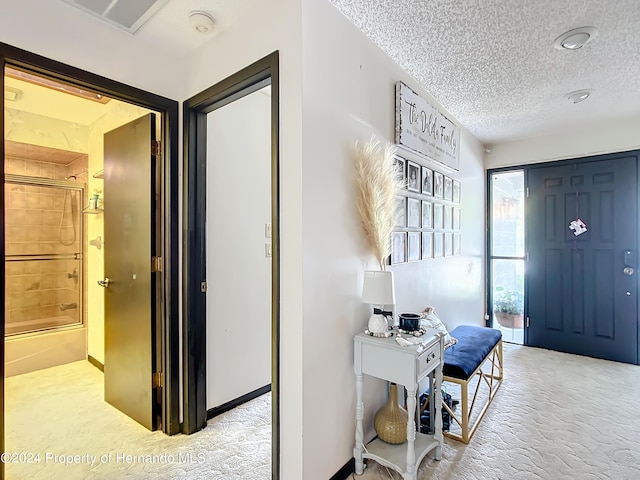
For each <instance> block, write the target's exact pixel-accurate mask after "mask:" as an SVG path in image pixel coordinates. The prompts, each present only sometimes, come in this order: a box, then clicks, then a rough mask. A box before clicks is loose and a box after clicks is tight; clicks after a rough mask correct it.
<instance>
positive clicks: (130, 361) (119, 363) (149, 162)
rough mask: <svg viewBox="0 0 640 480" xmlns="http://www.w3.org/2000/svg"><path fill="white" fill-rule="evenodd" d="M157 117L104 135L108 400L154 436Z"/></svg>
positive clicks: (149, 116)
mask: <svg viewBox="0 0 640 480" xmlns="http://www.w3.org/2000/svg"><path fill="white" fill-rule="evenodd" d="M154 140H155V116H154V115H153V114H148V115H145V116H144V117H141V118H139V119H137V120H135V121H133V122H131V123H128V124H126V125H123V126H121V127H119V128H117V129H115V130H112V131H111V132H108V133H106V134H105V136H104V199H105V204H104V237H105V238H104V242H105V259H104V272H105V279H104V281H103V282H102V285H103V286H104V287H105V359H104V396H105V401H107V402H108V403H109V404H111V405H113V406H114V407H116V408H117V409H118V410H120V411H122V412H123V413H125V414H126V415H128V416H129V417H131V418H132V419H134V420H136V421H137V422H139V423H140V424H142V425H144V426H145V427H147V428H148V429H150V430H154V429H155V428H157V422H156V419H155V415H154V404H155V402H154V397H153V383H152V374H153V372H154V354H155V349H154V346H153V345H154V328H153V319H154V310H155V307H154V295H153V290H154V285H155V282H154V279H153V278H152V275H153V274H152V272H151V256H152V255H153V252H154V250H153V241H154V235H153V231H154V218H155V215H154V212H153V207H154V203H153V202H152V198H153V196H154V183H153V178H154V175H153V165H154V163H153V159H152V155H151V144H152V142H153V141H154Z"/></svg>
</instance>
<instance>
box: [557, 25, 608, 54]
mask: <svg viewBox="0 0 640 480" xmlns="http://www.w3.org/2000/svg"><path fill="white" fill-rule="evenodd" d="M597 35H598V29H597V28H596V27H580V28H574V29H573V30H569V31H568V32H565V33H563V34H562V35H560V36H559V37H558V38H556V40H555V42H553V46H554V47H556V48H557V49H558V50H578V49H580V48H582V47H584V46H585V45H586V44H587V43H589V42H590V41H591V40H593V39H594V38H596V36H597Z"/></svg>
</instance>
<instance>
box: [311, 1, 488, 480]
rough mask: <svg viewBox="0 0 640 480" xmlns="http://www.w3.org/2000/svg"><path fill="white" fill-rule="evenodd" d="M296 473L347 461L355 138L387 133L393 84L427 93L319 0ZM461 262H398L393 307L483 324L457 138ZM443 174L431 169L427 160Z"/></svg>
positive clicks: (358, 279)
mask: <svg viewBox="0 0 640 480" xmlns="http://www.w3.org/2000/svg"><path fill="white" fill-rule="evenodd" d="M302 18H303V22H302V31H303V51H302V53H303V57H302V58H303V179H302V182H303V192H304V197H303V232H302V234H303V247H304V252H303V257H302V261H303V269H304V317H303V318H304V350H303V354H304V372H303V378H304V412H303V414H304V475H303V477H302V478H305V480H307V479H308V480H314V479H326V478H329V477H331V475H333V474H335V473H336V472H337V470H338V469H339V468H340V467H342V466H343V465H344V464H345V463H346V462H347V461H348V460H349V459H350V458H351V456H352V453H353V446H354V426H355V381H354V374H353V335H354V334H356V333H358V332H361V331H362V330H363V329H364V328H365V326H366V322H367V318H368V313H369V312H368V306H367V305H363V304H362V303H361V301H360V297H361V291H362V278H363V272H364V270H367V269H376V262H375V260H374V259H373V258H372V256H371V255H368V254H367V252H366V251H365V250H364V246H363V236H362V233H361V231H360V226H359V219H358V217H357V215H356V211H355V206H354V198H355V192H354V173H353V170H354V166H353V165H354V161H353V156H352V154H351V151H352V147H353V144H354V142H355V141H356V140H360V141H367V140H368V139H369V138H370V136H371V134H372V133H375V134H377V135H378V136H381V137H383V138H385V139H387V140H389V141H393V139H394V137H393V134H394V119H395V82H396V81H398V80H402V81H404V82H405V83H407V84H408V85H409V86H410V87H411V88H413V89H414V90H416V91H418V92H419V93H420V94H421V95H423V96H424V97H425V98H427V99H428V100H429V101H431V102H433V103H434V104H437V102H435V101H434V99H433V98H431V97H430V96H429V95H428V93H427V92H424V91H423V90H422V89H420V88H418V86H417V84H416V82H415V81H414V80H413V79H412V78H411V77H410V76H409V75H408V74H406V73H405V72H403V71H402V70H401V69H400V68H399V67H398V66H397V65H395V64H394V63H393V62H392V61H391V60H390V59H389V58H388V57H387V56H386V55H384V54H383V53H382V52H381V51H380V50H379V49H378V48H377V47H375V46H374V45H373V44H372V43H371V42H370V41H369V40H368V39H366V38H365V37H364V35H362V34H361V33H360V32H359V31H358V30H357V29H356V27H354V26H353V25H352V24H351V23H350V22H348V21H347V20H346V19H345V18H344V17H343V16H342V15H341V14H340V13H339V12H338V11H337V10H336V9H335V8H334V7H333V6H331V5H330V4H329V3H328V2H327V1H325V0H323V1H318V0H305V1H304V2H303V17H302ZM461 142H462V147H461V160H460V171H459V172H455V173H449V175H450V176H451V177H453V178H456V179H458V180H460V181H461V184H462V202H463V203H462V211H463V218H462V222H461V223H462V238H463V241H462V245H463V254H462V255H461V256H460V257H453V258H441V259H433V260H429V261H422V262H415V263H410V264H404V265H398V266H395V267H393V268H392V269H393V270H394V272H395V282H396V300H397V308H398V311H405V312H406V311H421V310H422V309H423V308H424V307H425V306H427V305H433V306H435V307H436V308H437V310H438V312H439V314H440V316H441V317H442V318H443V320H445V321H447V322H448V323H449V324H450V325H452V326H453V325H455V324H457V323H467V324H478V325H480V324H482V322H483V320H482V318H483V310H484V302H483V291H484V289H483V285H484V270H483V269H484V265H483V253H484V236H483V230H484V229H483V225H484V221H483V218H484V210H483V208H484V207H483V205H484V177H483V165H482V147H481V145H480V143H479V142H477V141H476V140H475V139H474V138H473V137H472V136H471V135H469V134H468V133H467V132H465V131H464V130H463V132H462V135H461ZM431 165H433V166H434V168H436V169H438V170H440V171H444V170H443V169H442V168H441V167H437V166H435V165H436V164H431ZM384 388H385V387H384V384H383V383H382V382H381V381H376V380H374V379H369V378H367V379H366V380H365V401H366V402H367V403H366V404H365V410H366V411H365V438H366V439H370V438H372V436H373V435H374V432H373V429H372V422H373V414H374V413H375V411H376V410H377V409H378V408H379V407H380V406H382V404H383V403H384V401H385V392H384Z"/></svg>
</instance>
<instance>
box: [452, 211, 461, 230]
mask: <svg viewBox="0 0 640 480" xmlns="http://www.w3.org/2000/svg"><path fill="white" fill-rule="evenodd" d="M461 214H462V212H461V211H460V208H459V207H454V208H453V229H454V230H460V216H461Z"/></svg>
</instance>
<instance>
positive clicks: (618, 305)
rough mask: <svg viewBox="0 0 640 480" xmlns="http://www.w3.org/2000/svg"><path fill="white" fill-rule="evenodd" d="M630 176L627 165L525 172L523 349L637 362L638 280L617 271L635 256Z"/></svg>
mask: <svg viewBox="0 0 640 480" xmlns="http://www.w3.org/2000/svg"><path fill="white" fill-rule="evenodd" d="M636 169H637V158H636V157H626V158H617V159H615V160H614V159H612V160H602V161H594V162H582V163H576V164H572V165H569V164H565V165H561V166H557V167H555V166H552V167H542V168H532V169H530V170H529V172H528V186H529V191H530V195H529V198H528V200H527V207H528V221H527V245H528V250H529V253H530V260H529V264H528V272H527V285H528V291H527V295H528V296H527V298H528V313H529V318H530V326H529V329H528V337H527V338H528V341H527V344H529V345H533V346H539V347H544V348H550V349H553V350H559V351H564V352H570V353H576V354H581V355H589V356H593V357H600V358H606V359H610V360H616V361H622V362H628V363H637V362H638V336H637V335H638V317H637V273H635V272H634V273H633V274H631V275H628V274H625V272H624V271H623V270H624V267H625V261H624V260H625V254H624V252H625V251H632V252H635V249H636V248H637V202H638V197H637V180H636V179H637V172H636ZM538 205H540V206H543V208H538ZM577 218H580V219H581V220H583V221H584V222H585V223H586V225H587V231H586V232H585V233H582V234H581V235H578V236H576V235H574V232H573V230H571V229H569V224H570V223H571V222H572V221H573V220H576V219H577ZM632 266H633V268H634V269H635V268H636V267H637V265H632Z"/></svg>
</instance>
